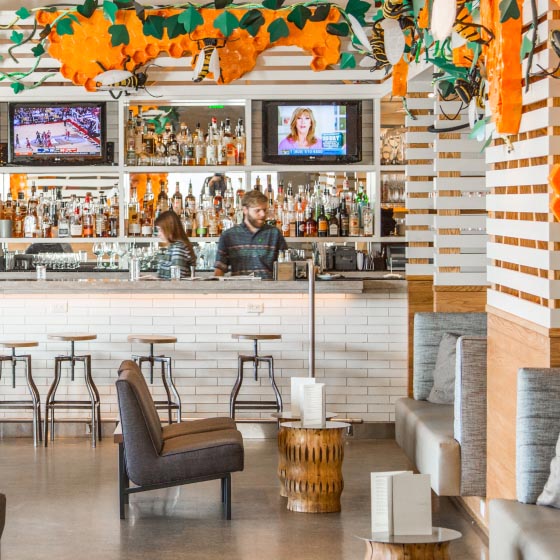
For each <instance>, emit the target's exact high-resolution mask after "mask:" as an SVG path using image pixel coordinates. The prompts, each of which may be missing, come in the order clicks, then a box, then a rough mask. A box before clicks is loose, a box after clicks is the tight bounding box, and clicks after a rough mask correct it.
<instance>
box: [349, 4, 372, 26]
mask: <svg viewBox="0 0 560 560" xmlns="http://www.w3.org/2000/svg"><path fill="white" fill-rule="evenodd" d="M370 8H371V4H370V3H369V2H362V0H348V4H346V12H347V13H349V14H352V15H353V16H354V17H355V18H356V19H357V20H358V21H359V22H360V23H365V21H364V16H365V15H366V12H367V11H368V10H369V9H370Z"/></svg>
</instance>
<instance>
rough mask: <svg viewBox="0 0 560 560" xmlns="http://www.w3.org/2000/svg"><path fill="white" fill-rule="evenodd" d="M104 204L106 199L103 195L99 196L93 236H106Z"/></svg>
mask: <svg viewBox="0 0 560 560" xmlns="http://www.w3.org/2000/svg"><path fill="white" fill-rule="evenodd" d="M105 204H106V199H105V196H104V195H100V196H99V207H98V208H97V212H96V214H95V237H107V236H108V233H109V231H108V227H107V225H108V224H107V216H106V215H105Z"/></svg>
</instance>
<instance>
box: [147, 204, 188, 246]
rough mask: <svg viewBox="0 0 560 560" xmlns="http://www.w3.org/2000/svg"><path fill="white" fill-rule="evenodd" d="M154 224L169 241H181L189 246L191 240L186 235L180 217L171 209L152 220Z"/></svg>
mask: <svg viewBox="0 0 560 560" xmlns="http://www.w3.org/2000/svg"><path fill="white" fill-rule="evenodd" d="M154 226H157V227H158V228H159V229H161V230H162V231H163V234H164V235H165V237H166V238H167V240H168V241H169V243H175V242H176V241H182V242H183V243H184V244H185V245H186V246H187V247H191V242H190V241H189V238H188V237H187V234H186V232H185V229H184V228H183V224H182V223H181V219H180V218H179V216H177V214H175V212H173V210H167V211H166V212H162V213H161V214H160V215H159V216H158V217H157V218H156V221H155V222H154Z"/></svg>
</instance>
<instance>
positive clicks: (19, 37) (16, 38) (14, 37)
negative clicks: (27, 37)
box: [10, 30, 23, 45]
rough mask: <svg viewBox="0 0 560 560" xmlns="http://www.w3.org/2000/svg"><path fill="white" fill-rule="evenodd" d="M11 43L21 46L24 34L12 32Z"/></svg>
mask: <svg viewBox="0 0 560 560" xmlns="http://www.w3.org/2000/svg"><path fill="white" fill-rule="evenodd" d="M10 41H11V42H12V43H15V44H16V45H19V44H20V43H21V42H22V41H23V33H19V32H18V31H15V30H14V31H12V34H11V35H10Z"/></svg>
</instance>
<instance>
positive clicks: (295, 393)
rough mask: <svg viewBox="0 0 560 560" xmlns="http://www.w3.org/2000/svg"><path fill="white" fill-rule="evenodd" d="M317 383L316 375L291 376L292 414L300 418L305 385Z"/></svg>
mask: <svg viewBox="0 0 560 560" xmlns="http://www.w3.org/2000/svg"><path fill="white" fill-rule="evenodd" d="M314 383H315V378H314V377H292V378H291V403H292V416H293V417H295V418H299V417H300V416H301V409H302V404H303V386H304V385H312V384H314Z"/></svg>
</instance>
